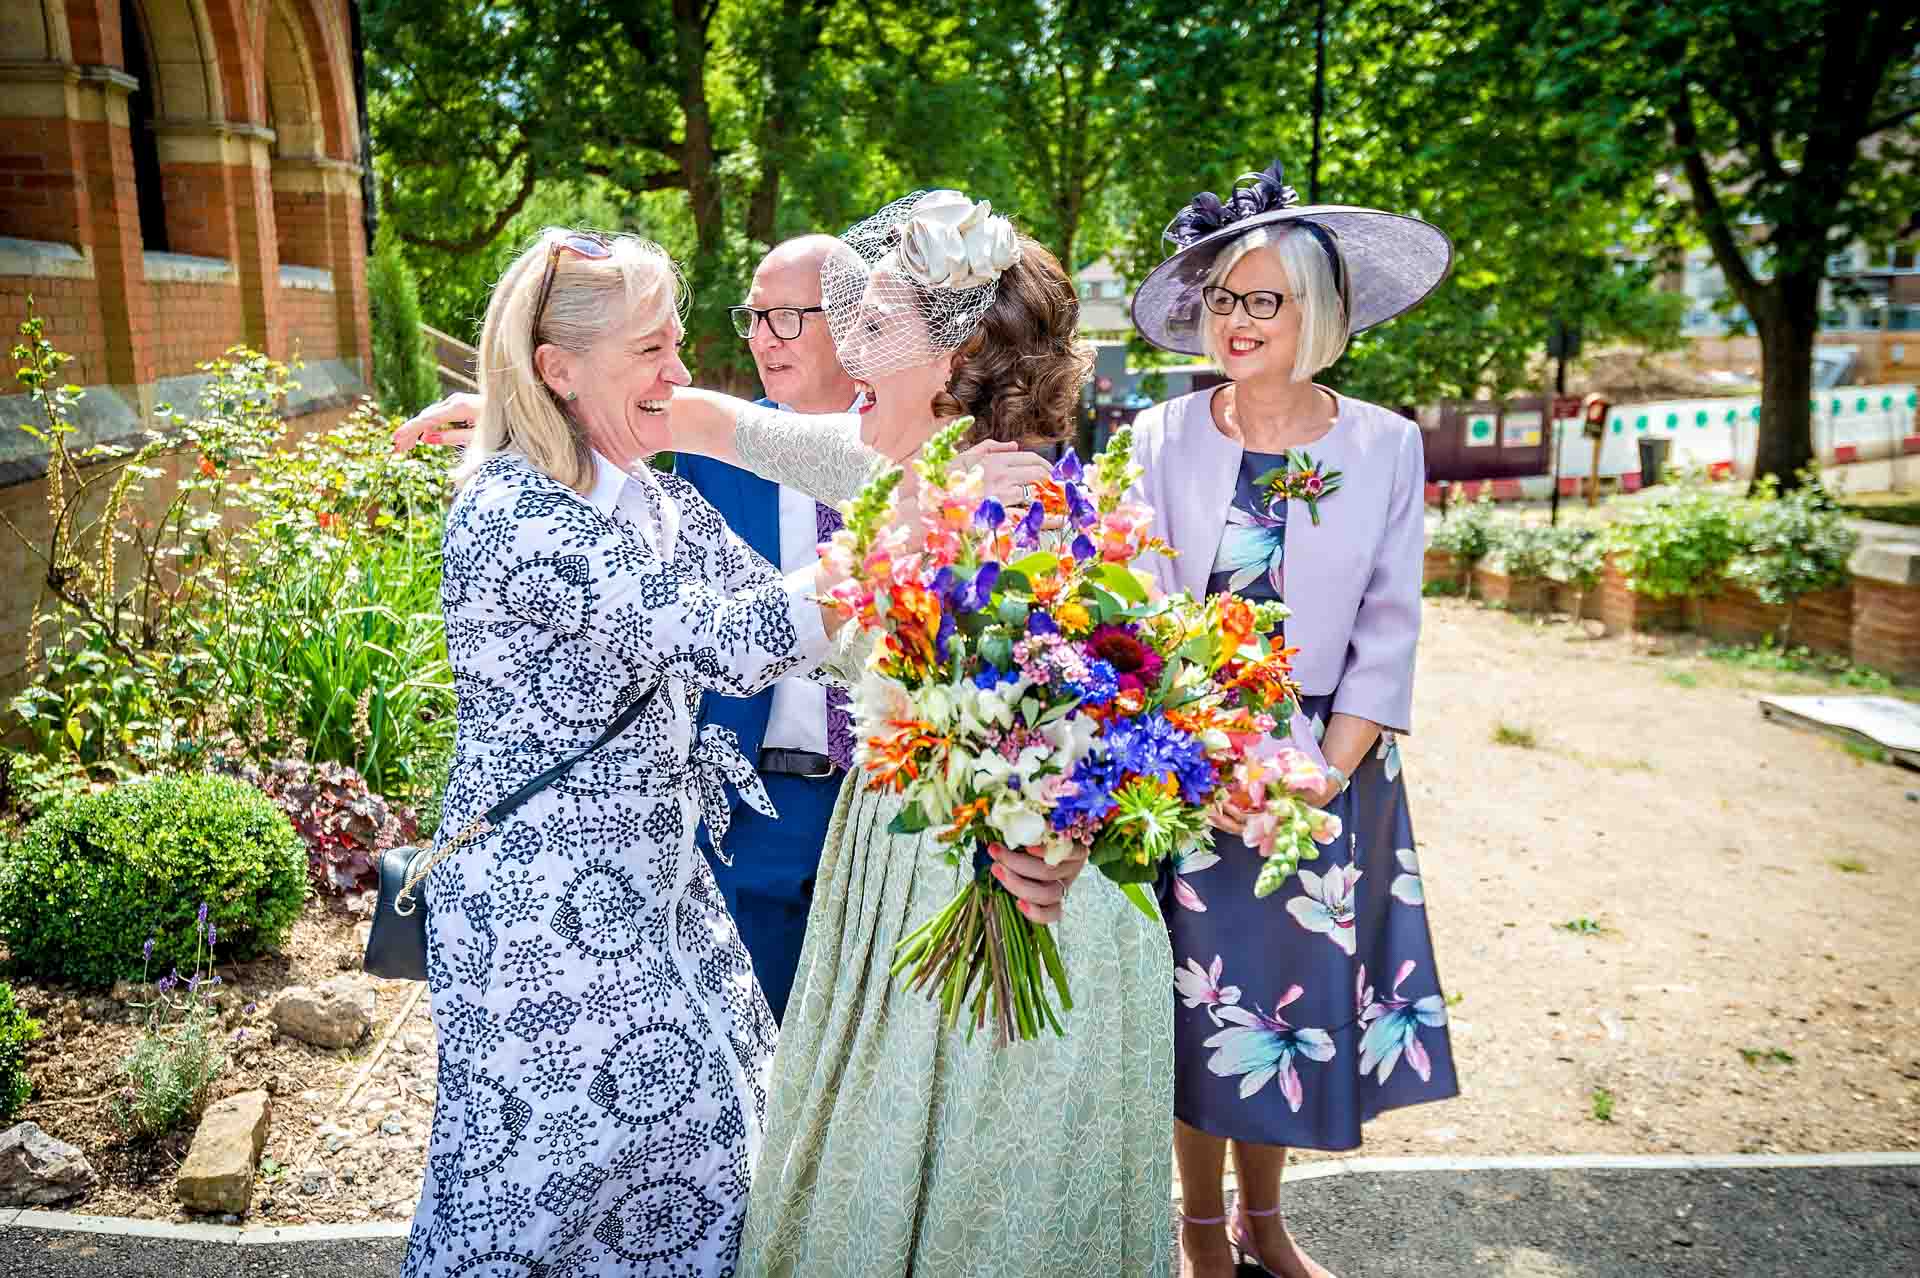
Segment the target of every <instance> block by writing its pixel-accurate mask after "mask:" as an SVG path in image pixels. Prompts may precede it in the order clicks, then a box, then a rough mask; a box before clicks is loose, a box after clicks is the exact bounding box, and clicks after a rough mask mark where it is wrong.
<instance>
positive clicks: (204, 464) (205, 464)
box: [200, 453, 220, 479]
mask: <svg viewBox="0 0 1920 1278" xmlns="http://www.w3.org/2000/svg"><path fill="white" fill-rule="evenodd" d="M200 473H201V474H203V475H205V476H206V477H207V478H208V479H212V478H213V477H214V476H215V475H217V474H219V473H220V472H219V471H218V470H216V469H215V468H214V465H213V459H212V458H211V457H208V456H206V455H205V454H204V453H203V454H201V457H200Z"/></svg>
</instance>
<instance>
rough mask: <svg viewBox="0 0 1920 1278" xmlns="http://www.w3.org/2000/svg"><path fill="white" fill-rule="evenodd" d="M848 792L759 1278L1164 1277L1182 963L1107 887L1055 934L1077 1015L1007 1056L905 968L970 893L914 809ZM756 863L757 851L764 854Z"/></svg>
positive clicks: (784, 1041)
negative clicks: (944, 1008)
mask: <svg viewBox="0 0 1920 1278" xmlns="http://www.w3.org/2000/svg"><path fill="white" fill-rule="evenodd" d="M856 784H857V782H850V783H849V784H848V785H846V786H845V787H843V788H842V790H841V793H840V800H839V804H838V806H837V807H836V808H835V810H834V816H833V821H832V824H831V825H830V826H829V828H828V831H827V841H826V847H825V849H824V851H823V853H822V856H821V860H820V870H819V874H818V877H817V878H816V880H815V887H814V897H813V907H812V912H811V914H810V915H809V917H808V919H807V935H806V943H805V945H804V947H803V948H802V950H801V953H800V970H799V973H798V975H797V977H796V978H795V983H794V988H793V994H792V997H791V1000H790V1001H789V1003H788V1005H787V1014H786V1020H785V1024H784V1025H783V1026H782V1027H781V1033H780V1046H779V1050H778V1052H777V1053H776V1054H775V1057H774V1077H773V1092H772V1095H771V1097H770V1099H769V1104H768V1110H767V1131H766V1138H765V1140H764V1142H763V1144H762V1146H761V1149H760V1153H759V1160H758V1163H757V1165H756V1167H755V1171H754V1178H753V1196H752V1201H751V1203H750V1205H749V1207H748V1210H747V1219H746V1226H745V1236H744V1239H743V1242H742V1247H741V1256H740V1261H741V1263H740V1272H741V1273H742V1274H744V1275H750V1276H754V1278H757V1276H759V1275H778V1276H780V1278H787V1276H789V1275H793V1276H797V1278H811V1276H813V1275H822V1276H827V1275H847V1276H848V1278H854V1276H859V1278H865V1276H866V1275H875V1276H878V1275H896V1274H907V1273H915V1274H922V1275H939V1276H940V1278H965V1276H969V1275H978V1276H980V1278H985V1276H986V1275H1014V1274H1046V1275H1049V1278H1080V1276H1083V1275H1084V1278H1112V1276H1113V1275H1135V1274H1140V1275H1156V1276H1157V1275H1163V1274H1166V1273H1167V1272H1168V1267H1169V1264H1170V1250H1171V1242H1172V1229H1171V1219H1170V1214H1171V1199H1172V1184H1171V1181H1172V1158H1171V1141H1172V1125H1173V961H1172V958H1171V954H1170V948H1169V945H1168V942H1167V932H1166V927H1165V925H1164V924H1162V923H1161V922H1159V921H1158V920H1150V919H1148V918H1147V917H1146V916H1144V915H1143V914H1142V913H1141V912H1140V911H1139V910H1138V909H1136V908H1135V907H1134V906H1133V904H1132V903H1130V902H1129V901H1128V900H1127V899H1126V898H1125V897H1124V896H1122V895H1121V893H1120V891H1119V889H1117V888H1116V887H1114V886H1113V884H1111V883H1110V882H1108V881H1107V880H1106V879H1105V878H1104V877H1102V876H1101V875H1100V874H1099V872H1098V871H1095V870H1092V869H1089V870H1088V871H1086V872H1085V873H1084V874H1082V875H1081V877H1080V879H1079V881H1078V882H1077V883H1076V884H1075V885H1074V888H1073V890H1072V893H1071V895H1070V896H1069V898H1068V900H1067V902H1066V906H1065V917H1064V918H1063V919H1062V920H1061V921H1060V922H1059V923H1058V924H1056V925H1055V926H1054V934H1055V937H1056V940H1057V941H1058V943H1059V948H1060V953H1061V957H1062V959H1063V960H1064V961H1065V963H1066V967H1067V973H1068V980H1069V983H1070V986H1071V989H1072V992H1073V998H1074V1007H1073V1010H1072V1011H1071V1012H1069V1013H1067V1014H1066V1015H1065V1016H1064V1017H1063V1024H1064V1026H1065V1028H1066V1037H1064V1038H1057V1037H1055V1036H1054V1035H1053V1034H1052V1033H1051V1032H1043V1035H1042V1037H1040V1038H1039V1039H1037V1040H1035V1041H1033V1042H1029V1043H1016V1044H1013V1045H1010V1046H1008V1047H1006V1048H1004V1049H1001V1050H998V1051H996V1050H994V1047H993V1044H992V1038H991V1031H990V1030H982V1031H980V1032H979V1033H978V1034H976V1035H975V1037H974V1039H973V1041H972V1042H968V1041H967V1038H966V1030H965V1026H964V1024H963V1025H962V1027H961V1028H960V1029H957V1030H954V1031H947V1030H943V1029H942V1028H941V1026H940V1023H939V1009H938V1006H937V1005H936V1004H935V1003H934V1002H933V1001H932V1000H930V999H928V998H926V997H925V995H924V992H916V991H912V990H908V989H907V988H905V986H904V980H905V976H904V974H903V975H902V977H901V978H900V979H899V980H898V981H896V980H895V978H893V977H891V976H889V974H888V970H889V968H890V967H891V966H892V963H893V958H894V946H895V944H896V943H897V942H898V941H899V940H900V939H901V938H902V937H904V936H906V935H908V934H909V933H910V932H912V931H913V929H914V928H916V927H918V926H920V925H921V924H922V923H924V922H925V921H926V920H927V919H929V918H931V917H932V916H933V915H934V914H935V913H937V912H938V911H939V910H940V909H941V908H942V907H943V906H945V905H946V904H947V902H948V901H949V900H951V899H952V897H953V895H954V893H955V892H956V891H957V890H958V889H959V888H960V886H961V884H962V883H963V882H964V873H963V871H961V870H958V869H955V868H953V867H950V866H948V865H947V864H946V863H945V862H944V860H943V859H942V858H941V857H940V855H939V854H938V853H937V852H936V851H935V850H934V849H935V846H936V845H935V844H934V843H933V841H932V840H931V838H930V837H929V836H927V835H924V834H923V835H911V836H907V835H893V834H889V833H888V832H887V823H888V822H889V821H890V820H891V819H892V818H893V815H894V813H895V812H897V811H898V810H899V803H898V801H897V800H896V799H894V798H892V797H890V796H886V795H882V794H878V793H875V792H873V791H870V790H867V789H865V788H864V787H861V788H857V789H856V788H855V787H856ZM752 854H753V853H752V850H751V849H748V848H741V849H737V855H741V856H751V855H752Z"/></svg>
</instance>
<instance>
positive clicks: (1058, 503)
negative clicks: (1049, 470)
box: [1033, 479, 1067, 515]
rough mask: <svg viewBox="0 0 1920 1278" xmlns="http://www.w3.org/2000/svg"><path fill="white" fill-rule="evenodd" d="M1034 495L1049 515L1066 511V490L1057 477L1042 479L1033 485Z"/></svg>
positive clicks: (1062, 513) (1061, 513)
mask: <svg viewBox="0 0 1920 1278" xmlns="http://www.w3.org/2000/svg"><path fill="white" fill-rule="evenodd" d="M1033 492H1034V496H1036V497H1038V498H1039V499H1040V506H1041V508H1042V509H1044V510H1045V511H1046V512H1047V513H1048V514H1049V515H1064V514H1066V513H1067V490H1066V487H1065V486H1064V485H1063V484H1061V483H1060V481H1059V480H1057V479H1043V480H1041V481H1040V482H1039V483H1037V484H1035V485H1034V486H1033Z"/></svg>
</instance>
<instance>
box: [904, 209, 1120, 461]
mask: <svg viewBox="0 0 1920 1278" xmlns="http://www.w3.org/2000/svg"><path fill="white" fill-rule="evenodd" d="M955 355H956V358H955V360H954V367H953V376H952V378H951V379H949V380H948V382H947V388H946V390H945V391H943V392H941V393H940V394H939V395H936V396H935V397H934V400H933V408H934V412H935V414H936V415H937V416H940V417H958V416H960V415H961V414H963V413H971V414H973V418H974V426H973V430H972V432H971V433H970V434H969V436H968V439H967V442H968V443H969V444H975V443H979V442H980V441H981V440H984V439H998V440H1007V441H1011V442H1013V443H1019V444H1026V445H1028V446H1038V445H1042V444H1054V443H1058V442H1059V441H1061V440H1063V439H1066V438H1067V437H1068V436H1069V435H1071V434H1072V433H1073V426H1074V419H1075V416H1076V415H1077V412H1078V409H1079V405H1080V388H1081V387H1082V386H1084V385H1085V384H1086V380H1087V376H1088V374H1090V373H1091V372H1092V371H1093V348H1092V347H1091V346H1089V345H1087V344H1086V343H1085V342H1083V341H1081V340H1080V296H1079V294H1078V293H1077V292H1076V291H1075V290H1074V287H1073V281H1072V280H1071V279H1069V278H1068V277H1067V273H1066V272H1065V271H1063V270H1061V269H1060V262H1059V260H1058V259H1057V258H1055V257H1054V255H1053V254H1051V253H1049V252H1048V251H1047V250H1046V249H1045V248H1043V247H1041V246H1040V244H1039V243H1037V242H1036V241H1034V240H1033V239H1031V238H1029V237H1028V236H1026V235H1022V236H1021V237H1020V260H1019V261H1017V262H1015V263H1014V264H1013V265H1012V266H1010V267H1008V268H1007V270H1006V272H1005V273H1004V274H1002V275H1001V277H1000V296H999V298H998V299H997V300H996V301H995V302H994V304H993V309H992V310H990V311H988V312H987V313H986V315H985V317H984V318H982V319H981V321H980V323H979V326H978V327H976V328H975V329H974V331H973V335H972V336H970V337H969V338H967V340H966V341H965V342H963V343H961V345H960V349H959V350H958V351H957V352H955Z"/></svg>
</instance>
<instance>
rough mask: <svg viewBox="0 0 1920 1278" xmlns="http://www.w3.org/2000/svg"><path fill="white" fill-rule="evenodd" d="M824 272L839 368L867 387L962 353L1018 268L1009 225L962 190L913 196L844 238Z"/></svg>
mask: <svg viewBox="0 0 1920 1278" xmlns="http://www.w3.org/2000/svg"><path fill="white" fill-rule="evenodd" d="M840 241H841V243H840V247H839V248H837V249H835V250H834V251H833V253H832V254H830V255H829V256H828V258H827V260H826V263H825V264H824V265H823V266H821V268H820V285H821V295H822V304H823V305H824V306H825V307H826V308H827V325H828V327H829V328H830V329H831V330H832V332H833V344H834V347H835V348H836V350H837V351H838V353H839V356H840V363H841V366H842V367H844V368H845V369H846V370H847V372H849V373H850V374H852V375H853V376H854V377H857V378H860V379H861V380H863V381H871V380H873V379H874V378H875V377H879V376H882V375H884V374H886V373H891V372H897V371H899V370H900V369H903V368H917V367H919V366H920V365H922V364H928V363H931V362H932V361H933V360H935V359H936V358H938V357H939V356H941V355H944V354H947V353H948V352H951V351H954V350H958V349H959V347H960V345H961V343H963V342H965V341H966V340H967V338H968V337H970V336H972V334H973V330H974V329H975V328H976V327H977V326H978V325H979V323H980V321H981V319H982V318H983V317H984V316H985V315H986V313H987V312H988V311H990V310H992V309H993V304H994V302H996V301H997V300H999V297H1000V274H1001V272H1003V271H1005V270H1006V269H1007V268H1008V267H1010V266H1012V265H1013V264H1014V263H1015V262H1017V261H1019V260H1020V239H1019V236H1017V235H1016V234H1015V233H1014V230H1013V223H1011V222H1009V221H1008V220H1007V219H1006V218H1004V217H1001V216H999V215H998V214H996V213H994V211H993V206H992V205H991V204H989V203H987V202H986V201H985V200H981V201H979V202H977V203H976V202H975V201H973V200H971V199H968V198H967V197H966V196H965V195H962V194H961V193H960V192H958V191H915V192H914V193H913V194H912V195H907V196H903V197H901V198H900V199H897V200H895V201H894V202H893V203H891V204H889V205H887V206H886V207H885V208H883V209H881V210H880V211H879V212H878V213H875V214H874V215H873V216H872V217H870V218H868V219H867V220H866V221H864V222H861V223H860V224H859V225H857V226H855V227H853V228H851V229H850V230H848V231H847V232H846V234H844V235H842V236H841V237H840Z"/></svg>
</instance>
